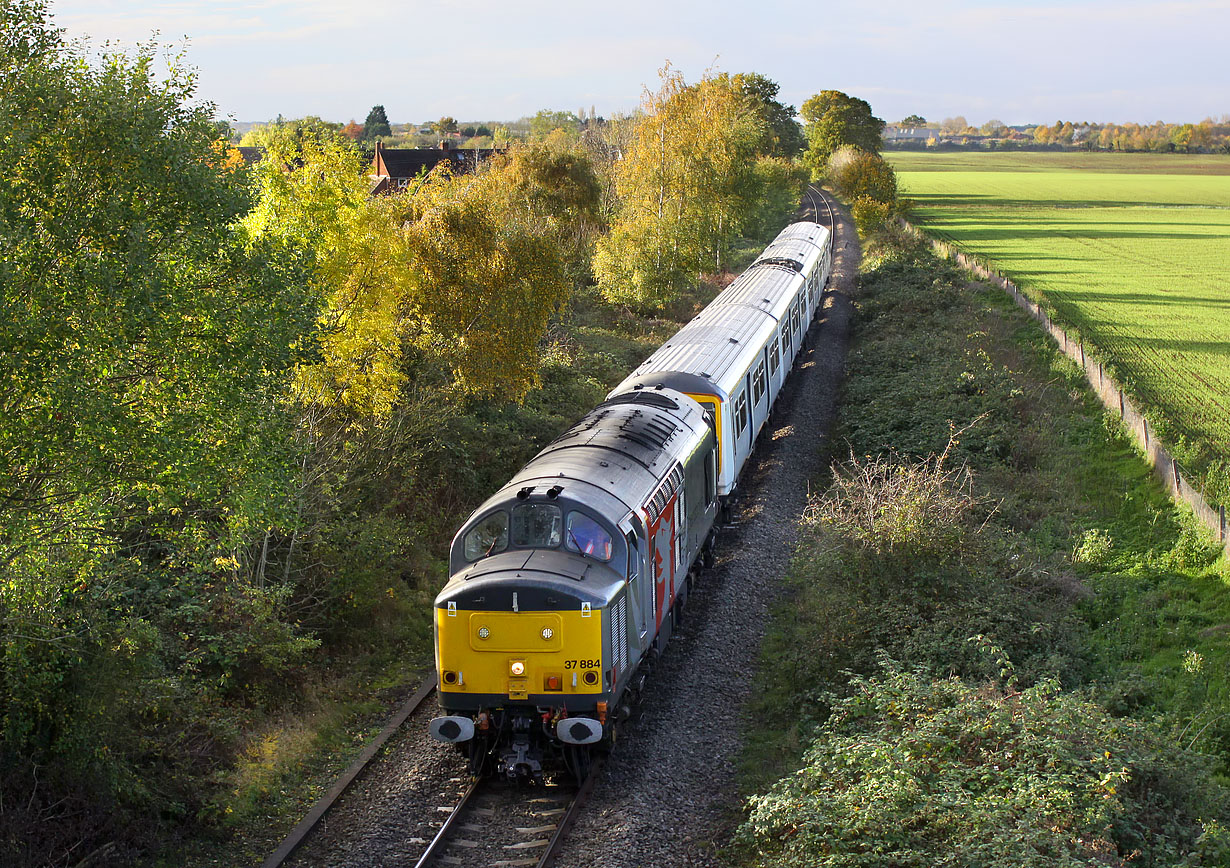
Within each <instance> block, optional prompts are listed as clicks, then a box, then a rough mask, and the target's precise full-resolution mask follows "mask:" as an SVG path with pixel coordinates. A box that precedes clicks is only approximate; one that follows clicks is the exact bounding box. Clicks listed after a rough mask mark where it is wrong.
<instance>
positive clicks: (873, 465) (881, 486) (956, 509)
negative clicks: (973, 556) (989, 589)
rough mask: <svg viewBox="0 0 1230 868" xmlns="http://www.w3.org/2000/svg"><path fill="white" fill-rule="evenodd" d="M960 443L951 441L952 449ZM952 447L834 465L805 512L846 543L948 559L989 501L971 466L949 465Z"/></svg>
mask: <svg viewBox="0 0 1230 868" xmlns="http://www.w3.org/2000/svg"><path fill="white" fill-rule="evenodd" d="M954 443H955V437H954V439H953V441H950V443H949V448H951V447H952V445H954ZM948 455H949V449H945V450H944V452H943V453H942V454H940V455H931V456H929V457H927V458H925V459H923V460H921V461H913V462H911V461H906V460H904V459H903V458H902V457H901V456H900V455H898V454H896V453H895V452H894V453H889V454H888V455H882V456H878V457H875V458H873V457H871V456H868V457H867V458H865V459H862V460H860V459H859V458H858V457H857V456H855V455H851V456H850V460H849V461H848V462H846V463H845V464H843V465H840V466H837V467H835V468H834V469H833V483H832V486H831V487H830V488H829V490H828V491H827V492H826V493H825V494H824V496H823V497H821V498H820V499H819V500H818V501H816V502H814V503H813V504H811V505H810V506H809V507H808V509H807V512H806V513H805V514H804V522H805V523H812V524H814V523H817V522H818V523H822V524H824V525H827V526H829V527H831V528H832V529H833V530H835V531H836V532H837V533H839V534H840V535H841V536H842V537H843V539H845V540H846V541H847V543H851V544H853V545H854V546H856V547H857V548H860V549H863V550H865V551H869V552H871V553H874V554H876V555H880V556H884V555H893V554H896V555H901V556H904V557H906V558H917V557H920V556H923V555H930V556H933V557H939V558H943V557H944V556H945V555H946V554H947V553H949V552H952V551H953V550H954V544H955V543H956V542H957V541H958V540H959V539H960V537H961V536H962V534H963V528H964V526H965V525H966V524H967V523H968V521H969V518H970V516H971V514H972V513H974V512H975V511H977V510H979V509H982V508H983V507H984V506H985V498H982V497H980V496H978V495H976V494H975V493H974V490H973V479H974V478H973V474H972V472H971V471H970V469H969V468H968V467H967V466H964V465H963V466H961V467H956V468H952V467H946V466H945V462H946V460H947V458H948Z"/></svg>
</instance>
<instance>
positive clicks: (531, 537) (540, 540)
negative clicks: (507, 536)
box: [512, 503, 564, 549]
mask: <svg viewBox="0 0 1230 868" xmlns="http://www.w3.org/2000/svg"><path fill="white" fill-rule="evenodd" d="M563 525H564V514H563V513H562V512H561V511H560V508H559V507H558V506H555V505H553V504H550V503H523V504H521V505H520V506H515V507H513V511H512V544H513V545H515V546H524V547H527V548H535V549H542V548H548V549H553V548H558V547H559V544H560V541H561V540H562V539H563V536H564V534H563Z"/></svg>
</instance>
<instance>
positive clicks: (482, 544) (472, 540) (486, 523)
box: [465, 510, 508, 561]
mask: <svg viewBox="0 0 1230 868" xmlns="http://www.w3.org/2000/svg"><path fill="white" fill-rule="evenodd" d="M506 548H508V513H506V512H504V510H500V511H499V512H493V513H491V515H489V516H487V517H486V518H484V519H483V520H482V521H480V522H479V523H478V524H477V525H475V526H474V529H473V530H471V531H470V532H469V533H468V534H466V540H465V555H466V560H467V561H476V560H478V559H479V558H485V557H486V556H487V555H493V554H496V553H497V552H502V551H504V549H506Z"/></svg>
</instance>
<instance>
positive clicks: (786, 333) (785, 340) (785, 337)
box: [781, 328, 790, 359]
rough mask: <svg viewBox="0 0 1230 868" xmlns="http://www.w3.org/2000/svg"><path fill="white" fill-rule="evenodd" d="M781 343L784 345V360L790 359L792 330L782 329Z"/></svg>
mask: <svg viewBox="0 0 1230 868" xmlns="http://www.w3.org/2000/svg"><path fill="white" fill-rule="evenodd" d="M781 343H782V358H783V359H788V358H790V329H789V328H785V329H782V337H781Z"/></svg>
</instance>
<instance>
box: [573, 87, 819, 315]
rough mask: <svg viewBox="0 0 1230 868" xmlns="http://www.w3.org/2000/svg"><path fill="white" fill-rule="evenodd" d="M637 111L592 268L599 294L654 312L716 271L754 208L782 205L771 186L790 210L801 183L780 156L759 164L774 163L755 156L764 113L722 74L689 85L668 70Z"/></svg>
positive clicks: (753, 217)
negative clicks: (614, 205) (614, 207)
mask: <svg viewBox="0 0 1230 868" xmlns="http://www.w3.org/2000/svg"><path fill="white" fill-rule="evenodd" d="M641 108H642V113H643V117H642V119H641V120H640V122H639V123H638V124H637V126H636V130H635V134H634V136H633V140H632V143H631V146H630V147H629V149H628V151H627V153H626V154H625V155H624V158H623V160H622V161H621V162H620V163H619V164H618V166H617V169H616V178H615V183H616V191H617V193H618V196H619V200H620V205H619V210H618V214H617V216H616V218H615V220H614V222H613V224H612V227H611V232H610V234H609V235H608V236H606V237H605V238H603V239H601V240H600V241H599V243H598V245H597V249H596V251H595V255H594V274H595V276H596V277H597V280H598V285H599V287H600V288H601V290H602V293H603V295H604V296H605V297H606V298H607V299H609V300H611V301H613V302H619V303H624V304H628V305H631V306H634V307H638V308H646V309H654V308H661V307H663V306H665V305H666V304H668V303H669V302H670V301H671V300H672V299H673V298H675V297H676V296H677V295H678V294H679V293H680V292H681V291H682V289H683V288H684V287H686V286H687V285H688V284H689V283H691V282H693V281H695V280H696V279H697V276H698V275H699V274H700V273H702V272H704V271H706V270H715V271H720V270H721V268H722V267H723V264H724V262H725V258H726V255H727V252H728V250H729V248H730V245H731V243H732V241H733V240H734V239H735V238H736V237H738V236H739V235H740V234H742V233H743V232H744V231H745V230H746V229H747V228H748V227H749V226H750V225H752V224H753V223H755V222H756V221H757V217H758V216H759V212H760V207H759V206H762V205H764V204H765V203H766V202H770V201H771V202H773V203H774V204H778V203H779V202H780V201H781V197H779V196H775V195H772V193H771V192H770V189H769V188H770V187H773V188H777V187H781V188H784V189H786V190H788V191H789V192H788V194H787V196H786V198H787V199H789V201H790V207H793V205H794V204H795V202H797V199H798V196H799V195H801V193H802V179H801V178H800V177H799V176H798V175H797V174H796V173H794V172H791V171H789V170H788V169H787V166H788V161H782V162H781V165H776V164H768V163H765V164H763V165H762V164H761V162H762V161H763V160H774V159H779V160H780V158H773V157H769V156H768V155H766V154H762V153H760V152H759V148H760V146H761V144H762V143H763V142H765V141H766V140H768V137H767V136H766V124H767V119H766V115H765V113H764V112H762V111H759V110H756V108H755V106H753V105H750V104H749V98H748V95H747V94H746V93H745V91H744V88H743V87H742V86H741V83H740V82H739V81H736V80H735V79H732V78H731V77H730V76H728V75H726V74H721V75H716V76H711V75H706V76H705V77H704V78H702V79H701V80H700V81H699V82H697V83H696V84H691V85H689V84H687V83H686V82H685V81H684V78H683V75H682V74H681V73H679V72H678V70H674V69H672V68H671V67H669V66H668V67H666V68H665V69H663V70H662V71H661V86H660V88H659V89H658V90H657V91H656V92H652V93H646V95H645V99H644V100H643V102H642V107H641Z"/></svg>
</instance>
